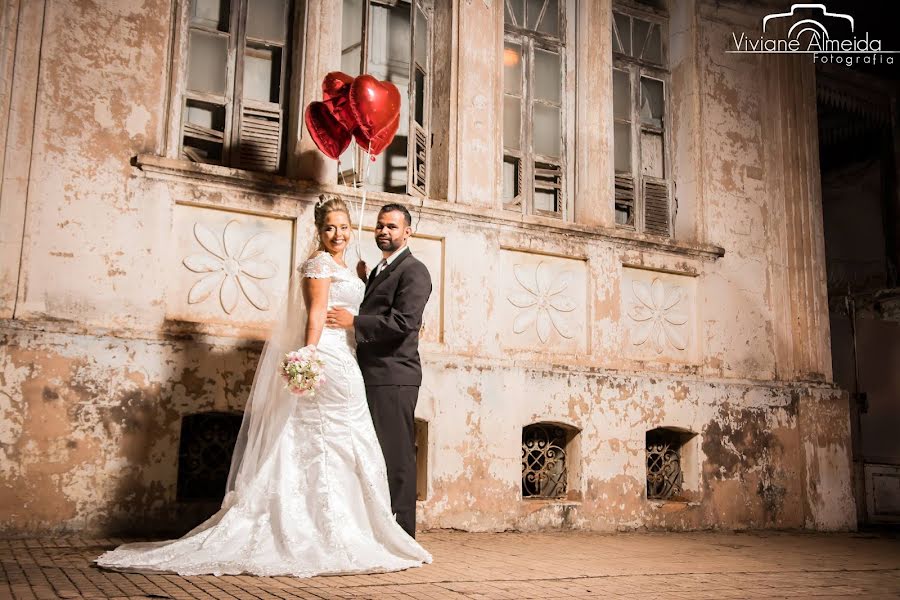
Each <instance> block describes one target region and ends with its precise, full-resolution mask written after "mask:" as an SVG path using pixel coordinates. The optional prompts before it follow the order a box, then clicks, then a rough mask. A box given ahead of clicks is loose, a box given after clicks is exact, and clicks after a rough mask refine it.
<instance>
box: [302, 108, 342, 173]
mask: <svg viewBox="0 0 900 600" xmlns="http://www.w3.org/2000/svg"><path fill="white" fill-rule="evenodd" d="M304 120H305V121H306V129H307V130H309V134H310V135H311V136H312V139H313V141H314V142H315V143H316V146H317V147H318V148H319V150H321V151H322V154H324V155H325V156H328V157H330V158H333V159H335V160H337V158H338V157H339V156H340V155H341V154H343V153H344V150H346V149H347V146H349V145H350V140H351V139H352V138H353V134H351V133H350V131H348V130H347V128H346V127H344V126H343V125H341V124H340V122H339V121H338V120H337V118H335V116H334V115H333V114H332V113H331V110H330V109H329V108H328V106H327V105H326V104H325V103H324V102H310V103H309V106H307V107H306V115H305V118H304Z"/></svg>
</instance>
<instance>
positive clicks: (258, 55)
mask: <svg viewBox="0 0 900 600" xmlns="http://www.w3.org/2000/svg"><path fill="white" fill-rule="evenodd" d="M187 11H188V14H187V16H186V18H187V22H188V38H187V41H186V63H187V64H186V66H185V69H184V82H183V92H182V94H181V119H180V125H181V129H180V139H181V149H180V155H181V157H182V158H185V159H188V160H191V161H194V162H201V163H209V164H216V165H224V166H229V167H237V168H241V169H246V170H249V171H266V172H273V173H274V172H280V171H281V170H282V165H283V162H284V143H283V140H284V132H285V129H286V127H285V119H286V107H287V106H288V105H289V104H288V97H287V92H288V87H289V81H290V70H289V67H290V64H289V63H290V60H289V54H290V52H289V50H290V48H291V45H290V33H291V27H290V25H289V24H291V23H293V19H292V14H293V2H292V0H190V2H189V4H188V5H187Z"/></svg>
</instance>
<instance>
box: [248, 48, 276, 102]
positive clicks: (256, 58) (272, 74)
mask: <svg viewBox="0 0 900 600" xmlns="http://www.w3.org/2000/svg"><path fill="white" fill-rule="evenodd" d="M280 87H281V48H271V47H270V48H265V47H261V48H254V47H252V46H251V47H248V48H247V50H246V52H245V53H244V98H249V99H250V100H259V101H261V102H279V101H280V97H279V96H280V93H281V90H280Z"/></svg>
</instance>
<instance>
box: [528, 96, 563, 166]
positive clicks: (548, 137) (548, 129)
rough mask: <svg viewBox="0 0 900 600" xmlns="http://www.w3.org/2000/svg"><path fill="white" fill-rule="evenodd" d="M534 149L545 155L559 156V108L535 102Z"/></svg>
mask: <svg viewBox="0 0 900 600" xmlns="http://www.w3.org/2000/svg"><path fill="white" fill-rule="evenodd" d="M533 106H534V151H535V152H536V153H538V154H543V155H544V156H552V157H559V145H560V127H559V109H558V108H556V107H555V106H544V105H542V104H534V105H533Z"/></svg>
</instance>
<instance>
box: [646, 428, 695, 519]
mask: <svg viewBox="0 0 900 600" xmlns="http://www.w3.org/2000/svg"><path fill="white" fill-rule="evenodd" d="M695 438H696V434H694V433H692V432H690V431H686V430H680V429H672V428H667V427H660V428H657V429H652V430H650V431H648V432H647V434H646V442H647V444H646V452H647V499H648V500H672V501H684V500H686V497H685V484H686V483H691V485H689V486H688V487H689V488H690V487H694V488H695V487H696V479H697V473H696V472H695V470H692V469H691V468H690V465H692V464H693V463H694V462H695V461H694V460H692V459H691V458H690V456H689V455H691V454H692V452H691V451H690V446H691V445H696V442H695V441H693V442H692V440H695Z"/></svg>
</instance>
